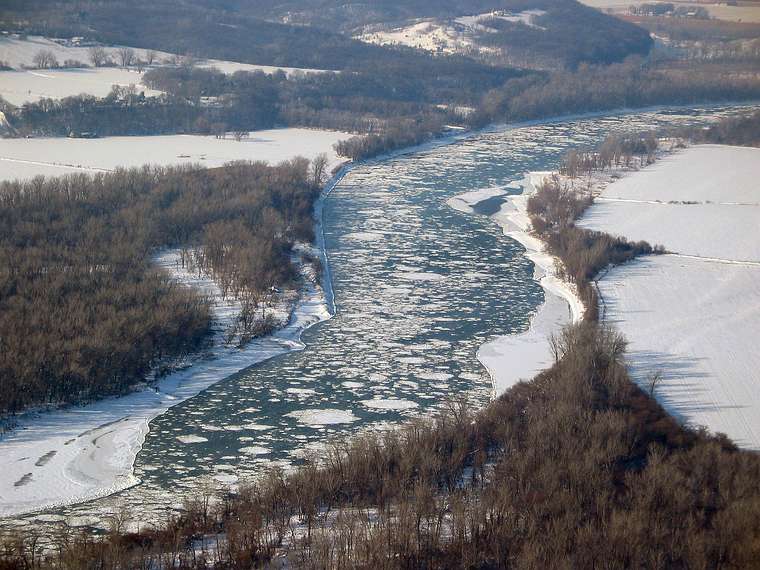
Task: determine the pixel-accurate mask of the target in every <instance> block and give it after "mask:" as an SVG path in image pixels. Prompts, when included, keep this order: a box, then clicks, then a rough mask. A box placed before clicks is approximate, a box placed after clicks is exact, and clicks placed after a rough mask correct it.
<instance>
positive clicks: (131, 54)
mask: <svg viewBox="0 0 760 570" xmlns="http://www.w3.org/2000/svg"><path fill="white" fill-rule="evenodd" d="M116 53H117V54H118V55H119V62H120V63H121V66H122V67H129V66H130V65H132V62H133V61H134V60H135V50H133V49H132V48H128V47H123V48H119V49H118V51H117V52H116Z"/></svg>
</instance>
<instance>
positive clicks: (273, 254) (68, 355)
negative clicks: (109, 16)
mask: <svg viewBox="0 0 760 570" xmlns="http://www.w3.org/2000/svg"><path fill="white" fill-rule="evenodd" d="M310 177H311V174H310V172H309V162H308V161H307V160H305V159H295V160H293V161H291V162H288V163H284V164H282V165H280V166H276V167H271V166H267V165H265V164H263V163H261V164H258V163H239V164H232V165H228V166H226V167H224V168H220V169H215V170H206V169H201V168H198V167H178V168H159V167H156V168H147V167H146V168H142V169H132V170H119V171H116V172H114V173H109V174H96V175H82V174H77V175H70V176H65V177H60V178H47V179H43V178H41V177H40V178H35V179H33V180H30V181H27V182H13V183H5V184H3V185H0V415H2V414H9V413H15V412H18V411H21V410H23V409H24V408H26V407H28V406H30V405H36V404H46V403H51V402H52V403H59V402H76V401H81V400H83V399H88V398H92V397H97V396H103V395H106V394H118V393H121V392H124V391H125V390H127V389H128V388H129V387H130V386H132V385H134V384H135V383H137V382H140V381H142V380H143V379H144V377H145V375H146V374H147V373H148V372H149V370H150V369H151V367H153V366H155V365H156V364H158V363H162V362H166V361H167V360H171V359H172V358H175V357H178V356H182V355H184V354H186V353H187V352H188V351H192V350H195V349H197V348H198V346H199V344H200V343H201V342H202V341H203V339H204V337H205V336H206V334H207V333H208V329H209V321H210V318H211V317H210V312H209V305H208V302H207V301H206V300H204V299H202V298H201V297H200V296H199V295H197V294H195V293H193V292H191V291H189V290H187V289H186V288H185V287H183V286H180V285H177V284H176V283H173V282H172V281H171V279H170V278H169V276H167V275H165V274H163V273H161V272H158V271H157V270H156V269H155V267H154V266H153V264H152V262H151V258H152V255H153V254H154V253H155V251H156V250H157V249H158V248H163V247H180V248H193V249H194V251H195V253H194V254H193V255H192V256H188V257H187V259H188V261H190V258H191V257H192V258H193V261H195V262H196V264H197V265H198V266H199V268H200V270H202V271H203V272H205V273H206V274H211V275H214V277H215V278H216V279H217V280H218V281H219V282H220V283H221V284H222V287H223V289H224V291H225V292H227V293H229V294H230V295H234V296H236V297H245V298H246V299H247V300H250V301H251V303H253V304H257V303H258V302H259V299H258V297H257V295H258V293H259V292H263V291H269V290H270V289H271V287H272V286H274V285H280V284H283V283H286V282H288V281H289V280H292V279H293V278H294V276H295V273H294V269H293V267H292V264H291V262H290V258H289V255H290V247H291V245H292V242H293V240H305V241H309V240H311V239H312V238H313V229H312V224H313V222H312V207H313V202H314V199H315V197H316V196H317V195H318V192H319V189H318V185H317V184H315V183H314V182H313V181H312V180H311V178H310Z"/></svg>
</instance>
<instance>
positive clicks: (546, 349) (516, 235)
mask: <svg viewBox="0 0 760 570" xmlns="http://www.w3.org/2000/svg"><path fill="white" fill-rule="evenodd" d="M547 174H548V173H545V172H534V173H530V174H529V175H528V176H527V177H526V178H525V179H524V180H523V181H522V182H521V183H519V184H517V185H508V186H506V187H503V188H489V189H484V190H476V191H474V192H468V193H466V194H461V195H459V196H455V197H453V198H451V199H449V200H448V204H449V205H450V206H451V207H452V208H454V209H456V210H459V211H463V212H473V211H474V210H473V208H474V207H477V204H478V203H480V202H483V201H485V200H489V199H491V198H493V197H496V196H499V197H501V198H502V199H503V200H504V202H503V203H502V205H501V208H500V209H499V211H498V212H496V213H495V214H493V215H492V216H491V218H492V219H493V220H494V221H496V222H497V223H498V224H499V225H500V226H501V228H502V230H503V232H504V235H506V236H508V237H511V238H512V239H514V240H515V241H517V242H519V243H520V244H522V246H523V247H525V250H526V256H527V257H528V258H529V259H530V260H531V261H533V263H534V264H535V279H536V280H537V281H538V282H539V283H540V284H541V287H542V288H543V289H544V292H545V302H544V303H543V304H542V305H541V307H540V308H539V310H538V312H537V313H536V315H534V316H533V318H532V319H531V325H530V329H529V330H527V331H526V332H524V333H521V334H517V335H504V336H498V337H496V338H494V339H492V340H490V341H489V342H487V343H485V344H483V346H481V347H480V350H478V360H480V362H481V363H482V364H483V366H485V367H486V369H487V370H488V373H489V374H490V376H491V379H492V382H493V387H494V393H495V394H496V395H497V396H498V395H500V394H503V393H504V392H505V391H507V390H508V389H509V388H511V387H512V386H514V385H515V384H517V383H518V382H520V381H522V380H530V379H531V378H533V377H534V376H536V374H538V373H539V372H541V371H542V370H545V369H546V368H548V367H550V366H551V365H552V364H553V362H554V355H553V354H552V351H551V345H550V342H549V341H550V338H551V336H552V335H553V334H555V333H557V332H558V331H560V330H561V329H562V327H563V326H565V325H566V324H568V323H570V322H578V321H580V320H581V319H582V318H583V313H584V307H583V303H582V301H581V300H580V298H579V297H578V294H577V292H576V290H575V287H574V286H573V285H572V284H570V283H567V282H565V281H563V280H562V279H560V278H559V277H558V276H557V273H556V263H557V261H558V260H557V259H556V258H555V257H554V256H552V255H550V254H549V253H547V252H546V250H545V247H544V244H543V243H542V242H541V240H539V239H538V238H536V237H534V236H533V235H531V233H530V231H531V223H530V218H529V216H528V214H527V204H528V199H529V198H530V196H531V194H533V193H534V192H535V191H536V188H537V187H538V186H539V185H540V184H541V182H542V181H543V179H544V178H545V177H546V175H547ZM520 187H522V193H521V194H517V195H514V194H509V193H508V191H509V189H510V188H511V189H515V188H520Z"/></svg>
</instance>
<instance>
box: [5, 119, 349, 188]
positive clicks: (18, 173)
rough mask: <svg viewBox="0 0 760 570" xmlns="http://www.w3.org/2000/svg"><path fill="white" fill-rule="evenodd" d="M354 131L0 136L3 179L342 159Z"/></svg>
mask: <svg viewBox="0 0 760 570" xmlns="http://www.w3.org/2000/svg"><path fill="white" fill-rule="evenodd" d="M351 136H352V135H350V134H348V133H341V132H337V131H324V130H317V129H297V128H287V129H271V130H266V131H254V132H251V133H250V138H247V139H243V140H241V141H236V140H234V139H232V138H228V139H217V138H216V137H213V136H200V135H166V136H164V135H161V136H145V137H107V138H102V139H67V138H39V139H0V166H1V168H0V181H1V180H13V179H17V178H18V179H24V178H32V177H34V176H37V175H47V176H58V175H62V174H69V173H72V172H99V171H100V172H102V171H109V170H114V169H115V168H117V167H139V166H142V165H144V164H158V165H164V166H168V165H177V164H202V165H204V166H207V167H209V168H211V167H217V166H222V165H224V164H225V163H227V162H231V161H235V160H262V161H267V162H270V163H273V164H274V163H278V162H282V161H284V160H289V159H291V158H293V157H295V156H303V157H305V158H308V159H313V158H314V157H315V156H317V155H318V154H320V153H325V154H327V156H328V159H329V161H330V166H331V167H332V166H334V165H335V164H337V163H338V157H337V155H336V153H335V150H334V149H333V145H334V144H335V143H337V142H338V141H340V140H344V139H347V138H350V137H351Z"/></svg>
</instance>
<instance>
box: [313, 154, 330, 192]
mask: <svg viewBox="0 0 760 570" xmlns="http://www.w3.org/2000/svg"><path fill="white" fill-rule="evenodd" d="M327 164H328V159H327V155H326V154H325V153H321V154H318V155H317V156H315V157H314V160H312V161H311V183H312V184H313V185H314V186H322V184H324V183H325V177H326V176H327Z"/></svg>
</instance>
